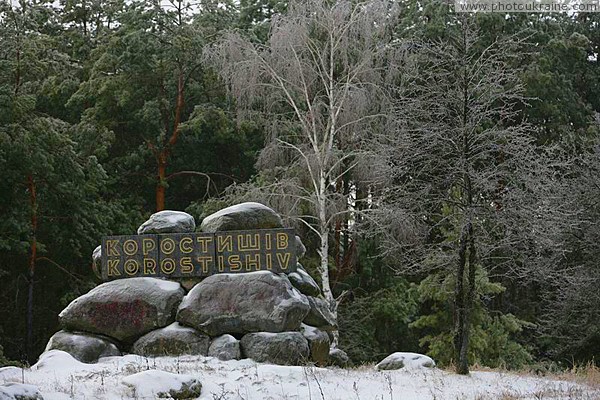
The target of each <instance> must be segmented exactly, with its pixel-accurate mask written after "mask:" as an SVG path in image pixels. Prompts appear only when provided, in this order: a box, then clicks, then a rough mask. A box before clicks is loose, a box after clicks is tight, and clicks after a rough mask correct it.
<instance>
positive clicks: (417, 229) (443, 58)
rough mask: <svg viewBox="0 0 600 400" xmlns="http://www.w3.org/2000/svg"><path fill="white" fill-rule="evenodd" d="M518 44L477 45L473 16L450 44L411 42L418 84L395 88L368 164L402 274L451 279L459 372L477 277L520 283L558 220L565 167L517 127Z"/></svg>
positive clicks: (455, 23)
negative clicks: (379, 178) (389, 117)
mask: <svg viewBox="0 0 600 400" xmlns="http://www.w3.org/2000/svg"><path fill="white" fill-rule="evenodd" d="M519 44H520V41H519V40H517V39H516V38H515V37H509V38H497V39H496V40H492V41H488V40H482V37H481V36H480V35H479V32H478V30H477V28H476V25H475V21H474V20H473V19H471V18H469V17H468V16H457V17H455V18H453V19H451V21H450V22H449V23H448V30H447V37H446V38H445V39H444V40H439V41H419V42H415V43H414V45H413V46H412V47H413V49H415V50H414V58H413V62H412V65H413V67H414V69H413V70H412V71H413V76H412V78H410V79H407V80H406V81H405V82H404V83H405V84H401V85H400V86H399V90H398V93H397V99H398V103H397V104H398V113H397V118H396V120H395V124H394V127H393V129H391V130H390V131H388V132H386V134H384V135H382V136H380V137H379V140H378V141H377V144H376V146H375V149H376V153H377V154H376V155H375V156H374V157H373V162H372V165H373V168H378V169H380V170H381V171H383V173H382V175H383V176H384V177H385V178H387V180H386V181H384V182H385V186H386V187H387V189H386V190H384V192H383V195H382V196H381V197H380V198H379V199H378V200H377V202H379V203H380V205H381V206H380V207H379V208H378V214H379V215H378V218H376V220H377V221H378V224H379V227H380V228H381V232H382V237H383V238H384V239H383V246H382V247H383V248H384V250H386V251H387V252H388V254H395V255H396V256H397V257H400V258H401V259H403V260H404V270H410V271H413V272H414V271H419V272H423V271H427V272H433V271H436V272H439V271H444V272H445V273H446V274H448V275H451V276H453V277H454V285H453V289H452V290H453V292H454V293H453V295H452V296H448V298H450V299H452V301H453V304H452V307H451V310H452V314H453V316H452V317H453V318H452V319H453V325H454V328H453V345H454V357H453V359H454V361H455V363H456V369H457V372H458V373H461V374H466V373H468V367H469V360H468V353H469V346H470V336H471V335H470V331H471V324H472V314H473V310H474V304H475V301H476V299H477V293H476V290H477V286H478V285H477V282H476V280H477V279H478V278H477V276H478V274H477V273H476V272H477V271H478V269H480V268H483V270H484V271H486V273H485V274H484V275H488V276H490V277H492V278H493V277H495V276H498V275H509V276H512V277H524V276H526V275H527V274H528V273H531V272H532V271H533V270H535V265H536V263H537V262H538V260H539V259H540V257H539V256H540V253H539V251H540V249H544V248H549V249H551V248H552V247H553V246H554V243H552V241H551V240H550V239H549V236H546V232H544V229H545V228H547V227H548V226H549V225H544V226H542V223H544V222H545V221H547V220H548V218H550V217H551V216H553V215H554V214H553V212H552V207H553V205H554V202H553V201H552V199H553V197H554V196H555V193H553V191H552V189H553V184H554V181H555V177H556V175H557V173H558V172H559V171H560V168H561V165H560V164H561V162H562V161H561V160H560V157H558V158H557V157H554V158H552V157H549V154H548V152H549V148H541V147H538V146H536V144H535V141H534V138H533V136H532V134H531V133H532V129H531V127H530V126H529V125H528V124H527V123H526V122H524V120H523V118H522V114H521V110H522V107H523V105H524V104H526V99H525V97H524V94H523V85H522V83H521V81H520V80H519V74H518V70H516V69H515V68H514V67H513V65H515V63H514V62H513V61H514V58H515V57H517V56H518V54H519V53H518V50H517V49H518V47H517V46H519ZM542 228H544V229H542ZM407 233H408V235H407ZM399 237H400V238H406V237H410V238H413V239H415V238H416V240H413V241H410V243H409V244H408V245H407V242H406V241H404V242H402V241H401V240H398V238H399ZM419 240H420V241H419ZM482 276H483V275H482ZM440 289H441V288H440Z"/></svg>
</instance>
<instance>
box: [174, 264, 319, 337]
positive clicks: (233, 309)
mask: <svg viewBox="0 0 600 400" xmlns="http://www.w3.org/2000/svg"><path fill="white" fill-rule="evenodd" d="M309 309H310V306H309V303H308V300H307V299H306V296H304V295H303V294H301V293H300V292H298V291H297V290H296V289H294V288H293V287H292V285H291V283H290V281H289V280H288V279H287V278H286V277H285V276H280V275H276V274H273V273H272V272H269V271H257V272H248V273H238V274H217V275H212V276H209V277H208V278H206V279H204V280H203V281H202V282H200V283H199V284H197V285H196V286H194V287H193V288H192V290H190V292H189V293H188V295H187V296H186V297H185V298H184V299H183V301H182V302H181V304H180V306H179V310H178V311H177V321H179V322H181V323H182V324H184V325H188V326H191V327H193V328H196V329H198V330H199V331H202V332H204V333H206V334H208V335H209V336H212V337H214V336H219V335H222V334H224V333H230V334H235V333H240V334H244V333H250V332H262V331H264V332H284V331H294V330H297V329H298V328H300V324H301V323H302V320H303V319H304V317H306V315H307V314H308V311H309Z"/></svg>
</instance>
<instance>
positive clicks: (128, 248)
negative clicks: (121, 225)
mask: <svg viewBox="0 0 600 400" xmlns="http://www.w3.org/2000/svg"><path fill="white" fill-rule="evenodd" d="M123 251H124V252H125V254H127V255H128V256H133V255H135V253H137V251H138V244H137V242H136V241H135V240H133V239H129V240H126V241H125V243H123Z"/></svg>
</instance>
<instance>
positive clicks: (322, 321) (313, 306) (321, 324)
mask: <svg viewBox="0 0 600 400" xmlns="http://www.w3.org/2000/svg"><path fill="white" fill-rule="evenodd" d="M307 298H308V303H309V304H310V311H309V313H308V314H307V315H306V318H304V321H303V322H304V323H305V324H307V325H311V326H316V327H317V328H319V329H321V330H324V331H332V330H336V329H337V320H336V318H335V315H334V314H333V313H332V312H331V310H330V309H329V305H328V304H327V301H326V300H325V299H322V298H320V297H312V296H307Z"/></svg>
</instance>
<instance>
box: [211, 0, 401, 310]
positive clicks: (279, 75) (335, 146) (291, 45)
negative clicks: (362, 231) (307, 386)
mask: <svg viewBox="0 0 600 400" xmlns="http://www.w3.org/2000/svg"><path fill="white" fill-rule="evenodd" d="M394 18H395V9H394V8H393V7H392V6H391V4H390V3H388V2H387V1H383V0H377V1H369V2H359V3H356V2H351V1H336V2H330V1H326V0H310V1H305V2H300V1H296V2H292V3H291V4H290V5H289V11H288V13H287V14H286V15H284V16H281V15H279V16H275V17H274V18H273V21H272V25H271V31H270V33H269V37H268V40H267V42H266V44H264V45H262V44H256V43H253V42H252V41H250V40H248V39H247V38H245V37H243V36H241V35H239V34H236V33H231V34H228V35H227V36H225V37H224V38H223V39H222V40H221V41H220V42H219V43H218V45H216V46H215V47H213V48H212V50H211V52H210V53H209V54H208V58H209V59H210V60H212V63H213V65H214V66H215V67H216V69H217V70H218V71H219V72H220V74H221V76H222V77H223V78H224V80H225V81H226V82H227V84H228V85H229V87H230V89H231V93H232V94H233V95H234V97H235V99H236V100H237V104H238V106H239V107H240V110H245V111H255V112H258V113H260V114H261V116H262V117H263V118H264V120H265V121H266V122H265V125H266V126H267V127H269V128H270V129H269V130H270V133H271V140H270V141H269V143H268V144H267V146H266V148H265V149H264V150H263V152H262V153H261V156H260V160H259V163H258V166H259V169H262V170H263V171H264V170H265V169H266V167H267V166H269V171H270V172H269V174H270V178H271V181H270V185H268V187H267V189H269V190H270V191H271V193H273V194H275V195H277V196H280V198H284V199H285V202H286V203H287V206H286V207H287V208H289V210H290V213H292V214H294V215H295V217H296V218H297V219H298V220H299V221H301V223H302V224H304V225H305V226H306V227H307V228H308V229H309V230H310V231H311V232H312V233H313V234H314V235H316V237H317V238H318V243H319V245H318V253H319V258H320V271H319V272H320V278H321V283H322V289H323V294H324V295H325V297H326V299H327V300H328V301H329V302H330V304H331V306H332V309H335V300H334V295H333V293H332V289H331V285H330V276H329V269H330V266H329V255H330V242H331V240H332V238H331V232H332V225H333V224H334V221H335V220H336V218H338V217H340V215H343V214H347V213H348V212H349V210H348V205H347V202H348V200H347V198H346V197H345V196H344V195H341V194H340V193H338V192H337V191H336V190H335V186H336V183H339V182H340V180H342V179H343V178H344V176H345V175H347V174H348V173H349V172H351V171H352V170H353V169H354V168H355V167H356V165H357V163H358V162H359V161H358V160H359V159H360V157H359V151H360V148H359V144H360V141H361V139H362V138H363V137H364V136H365V135H367V134H369V133H371V132H373V131H375V130H377V129H379V127H380V126H381V125H382V123H383V122H384V121H385V119H386V116H387V113H388V110H389V109H388V108H387V105H388V104H389V102H388V99H389V93H388V92H387V91H386V84H387V83H389V79H391V76H393V75H394V73H395V72H396V71H395V69H394V68H393V66H392V64H390V63H389V61H390V60H391V59H392V58H393V57H394V47H393V46H391V44H390V43H391V42H390V40H391V39H390V37H391V36H390V30H391V26H392V25H393V22H394Z"/></svg>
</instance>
